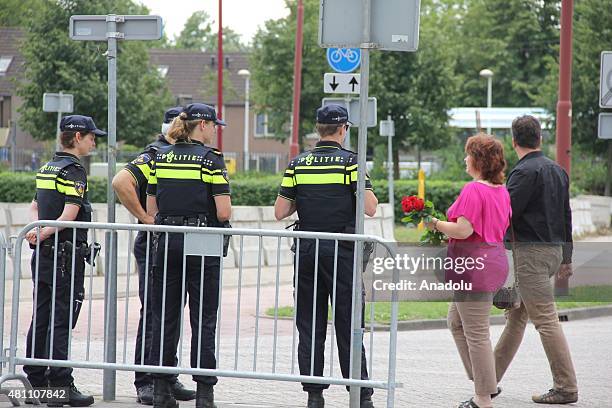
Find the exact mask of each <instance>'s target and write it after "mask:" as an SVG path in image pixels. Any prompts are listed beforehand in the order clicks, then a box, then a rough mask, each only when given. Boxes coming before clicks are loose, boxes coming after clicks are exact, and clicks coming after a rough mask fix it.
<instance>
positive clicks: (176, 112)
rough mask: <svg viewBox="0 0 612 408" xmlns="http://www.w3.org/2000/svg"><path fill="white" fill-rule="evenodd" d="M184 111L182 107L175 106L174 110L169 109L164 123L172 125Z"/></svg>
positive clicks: (165, 113) (165, 114)
mask: <svg viewBox="0 0 612 408" xmlns="http://www.w3.org/2000/svg"><path fill="white" fill-rule="evenodd" d="M182 111H183V107H182V106H175V107H174V108H170V109H168V110H167V111H166V112H164V123H172V120H173V119H174V118H176V117H177V116H178V115H180V114H181V112H182Z"/></svg>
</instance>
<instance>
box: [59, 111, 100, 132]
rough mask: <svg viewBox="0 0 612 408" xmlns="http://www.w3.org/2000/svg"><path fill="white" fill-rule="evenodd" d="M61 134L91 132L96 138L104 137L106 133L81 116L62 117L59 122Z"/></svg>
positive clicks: (88, 118) (90, 120)
mask: <svg viewBox="0 0 612 408" xmlns="http://www.w3.org/2000/svg"><path fill="white" fill-rule="evenodd" d="M60 130H61V131H62V132H87V133H89V132H91V133H93V134H94V135H96V136H106V132H105V131H103V130H100V129H98V128H97V127H96V124H95V123H94V121H93V119H92V118H91V117H89V116H83V115H68V116H64V117H63V118H62V120H61V121H60Z"/></svg>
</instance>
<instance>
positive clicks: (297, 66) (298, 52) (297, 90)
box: [289, 0, 304, 160]
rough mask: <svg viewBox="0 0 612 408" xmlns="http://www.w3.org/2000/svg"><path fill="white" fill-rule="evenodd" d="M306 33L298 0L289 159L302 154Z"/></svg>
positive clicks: (302, 5) (302, 11) (301, 8)
mask: <svg viewBox="0 0 612 408" xmlns="http://www.w3.org/2000/svg"><path fill="white" fill-rule="evenodd" d="M303 31H304V2H303V0H298V6H297V28H296V31H295V57H294V64H293V116H292V121H291V147H290V150H289V159H290V160H291V158H293V157H295V156H297V155H298V154H299V152H300V146H299V144H298V135H299V131H300V98H301V94H302V44H303V35H302V33H303Z"/></svg>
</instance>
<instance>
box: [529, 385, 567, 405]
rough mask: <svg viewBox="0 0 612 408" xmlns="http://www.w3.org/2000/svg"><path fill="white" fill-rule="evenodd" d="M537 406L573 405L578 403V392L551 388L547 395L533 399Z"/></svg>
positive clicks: (536, 396) (533, 397)
mask: <svg viewBox="0 0 612 408" xmlns="http://www.w3.org/2000/svg"><path fill="white" fill-rule="evenodd" d="M531 399H532V400H533V402H535V403H537V404H571V403H573V402H576V401H578V393H577V392H565V391H560V390H555V389H554V388H551V389H550V390H548V392H547V393H545V394H542V395H534V396H532V397H531Z"/></svg>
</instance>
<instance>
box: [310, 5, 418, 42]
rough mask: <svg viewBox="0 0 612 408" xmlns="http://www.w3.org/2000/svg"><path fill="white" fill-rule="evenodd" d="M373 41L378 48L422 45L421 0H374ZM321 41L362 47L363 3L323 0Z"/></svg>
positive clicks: (320, 15) (320, 23) (372, 17)
mask: <svg viewBox="0 0 612 408" xmlns="http://www.w3.org/2000/svg"><path fill="white" fill-rule="evenodd" d="M371 1H372V3H371V5H372V6H371V9H372V10H371V13H370V17H371V18H370V21H371V35H370V41H369V42H370V43H374V44H375V49H379V50H385V51H406V52H414V51H416V50H417V48H418V46H419V13H420V9H421V2H420V0H371ZM320 2H321V3H320V8H319V45H320V46H321V47H324V48H331V47H340V48H361V44H362V42H363V41H362V38H363V37H362V36H363V15H364V13H363V7H362V6H361V1H357V0H320Z"/></svg>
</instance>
